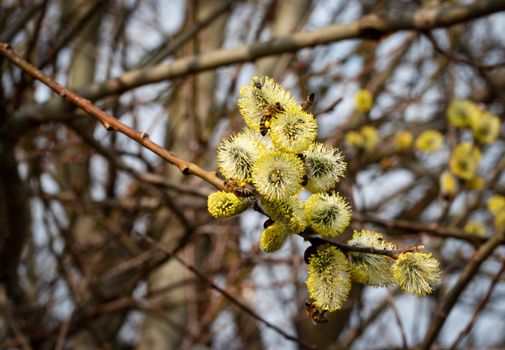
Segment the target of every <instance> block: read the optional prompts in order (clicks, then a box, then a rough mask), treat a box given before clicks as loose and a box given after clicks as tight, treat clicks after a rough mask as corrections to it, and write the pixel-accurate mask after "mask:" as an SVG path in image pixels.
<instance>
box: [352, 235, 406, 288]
mask: <svg viewBox="0 0 505 350" xmlns="http://www.w3.org/2000/svg"><path fill="white" fill-rule="evenodd" d="M347 244H349V245H351V246H354V247H366V248H376V249H384V250H393V249H396V246H395V245H394V244H393V243H391V242H387V241H385V240H384V236H383V235H382V234H380V233H378V232H374V231H370V230H361V231H354V234H353V236H352V239H351V240H349V241H347ZM348 257H349V269H350V272H351V277H352V279H353V280H355V281H356V282H358V283H362V284H368V285H371V286H373V287H384V286H389V285H391V284H393V282H394V279H393V265H394V262H395V261H394V259H392V258H390V257H388V256H385V255H378V254H366V253H358V252H349V254H348Z"/></svg>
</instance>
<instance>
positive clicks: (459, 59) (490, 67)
mask: <svg viewBox="0 0 505 350" xmlns="http://www.w3.org/2000/svg"><path fill="white" fill-rule="evenodd" d="M422 34H424V36H425V37H426V38H427V39H428V40H429V41H430V43H431V45H432V46H433V48H434V49H435V51H436V52H438V53H439V54H441V55H443V56H445V57H447V58H448V59H449V60H451V61H453V62H456V63H460V64H466V65H469V66H473V67H475V68H477V69H483V70H493V69H497V68H501V67H503V66H505V62H500V63H495V64H480V63H478V62H475V61H472V60H469V59H466V58H464V57H459V56H456V55H454V54H452V53H451V52H449V51H445V50H444V49H443V48H442V47H440V45H439V44H438V42H437V40H436V39H435V37H434V36H433V34H432V33H431V32H428V31H426V32H422Z"/></svg>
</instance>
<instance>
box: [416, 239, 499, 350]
mask: <svg viewBox="0 0 505 350" xmlns="http://www.w3.org/2000/svg"><path fill="white" fill-rule="evenodd" d="M504 241H505V234H504V232H497V233H496V234H495V235H494V236H493V237H491V238H490V239H489V240H488V241H487V242H486V243H485V244H483V245H482V246H481V247H480V248H479V250H477V251H476V252H475V254H474V255H473V256H472V258H471V259H470V262H469V263H468V265H466V267H465V269H464V270H463V271H462V272H461V275H460V277H459V279H458V281H457V282H456V284H455V285H454V287H452V289H451V290H450V291H449V292H448V293H447V295H446V296H444V299H443V302H442V305H440V307H439V308H438V309H437V312H436V314H435V317H434V318H433V319H432V321H431V327H430V329H429V330H428V332H427V333H426V336H425V337H424V338H423V341H422V343H421V344H419V345H418V346H417V347H416V349H418V350H428V349H430V348H431V345H432V344H433V342H434V341H435V340H436V338H437V336H438V334H439V333H440V330H441V329H442V326H443V325H444V323H445V320H446V319H447V317H448V316H449V313H450V312H451V310H452V308H453V307H454V305H455V304H456V302H457V301H458V298H459V296H460V295H461V293H462V292H463V290H464V289H465V287H466V286H467V285H468V283H469V282H470V281H471V279H472V278H473V277H474V276H475V274H476V273H477V270H478V269H479V267H480V265H482V263H483V262H484V261H485V260H486V259H487V258H488V257H489V256H490V255H491V254H492V253H493V251H494V250H495V249H496V247H498V246H499V245H500V244H503V243H504Z"/></svg>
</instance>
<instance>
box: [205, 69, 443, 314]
mask: <svg viewBox="0 0 505 350" xmlns="http://www.w3.org/2000/svg"><path fill="white" fill-rule="evenodd" d="M240 95H241V96H240V98H239V99H238V106H239V110H240V113H241V114H242V116H243V118H244V121H245V123H246V125H247V126H246V127H245V128H244V129H243V130H242V131H240V132H238V133H236V134H235V135H232V136H230V137H228V138H227V139H225V140H223V141H222V142H221V143H220V145H219V146H218V150H217V165H218V168H219V171H220V173H221V174H222V175H223V176H224V177H225V178H226V183H227V184H228V192H225V191H221V192H216V193H213V194H212V195H210V196H209V200H208V209H209V212H210V213H211V214H212V215H213V216H214V217H216V218H224V217H229V216H233V215H237V214H240V213H241V212H243V211H244V210H245V209H247V208H248V207H251V206H253V204H256V205H255V209H257V210H260V211H261V212H263V213H264V214H265V215H266V216H268V218H269V219H268V220H267V222H266V225H265V226H266V227H265V230H264V231H263V232H262V234H261V237H260V238H259V244H260V247H261V248H262V249H263V251H265V252H274V251H276V250H278V249H280V248H281V247H282V245H283V244H284V242H285V241H286V239H288V238H289V236H290V235H293V234H300V235H301V236H303V237H304V238H307V237H316V238H317V239H320V240H321V239H322V240H323V242H324V240H326V239H333V238H336V237H338V236H339V235H340V234H341V233H342V232H343V231H344V230H345V229H346V228H347V227H348V226H349V224H350V219H351V207H350V205H349V204H348V203H347V201H346V200H345V199H344V198H343V197H342V196H341V195H340V194H339V193H338V192H336V190H335V189H336V186H337V184H338V182H339V181H340V179H341V178H342V177H343V176H344V172H345V168H346V163H345V161H344V159H343V156H342V154H341V153H340V151H339V149H338V148H336V147H333V146H331V145H327V144H323V143H319V142H317V141H315V140H316V136H317V131H318V125H317V121H316V119H315V118H314V116H313V115H312V114H310V113H309V112H308V111H307V110H306V109H304V108H303V107H302V106H301V105H298V104H297V102H296V101H295V99H294V98H293V97H292V96H291V94H290V92H289V91H287V90H286V89H284V87H282V86H281V85H279V84H277V83H276V82H274V81H273V80H272V79H271V78H268V77H253V78H252V80H251V82H250V84H248V85H246V86H244V87H243V88H242V89H241V90H240ZM363 96H364V97H363ZM363 96H362V98H361V99H363V100H364V102H363V104H366V106H365V107H366V108H367V109H369V108H370V107H371V104H372V101H371V100H370V101H368V100H366V98H365V97H367V96H368V95H367V96H365V94H363ZM365 100H366V101H365ZM360 101H361V100H360ZM365 102H366V103H365ZM372 131H373V132H374V135H375V129H373V130H372ZM365 132H366V133H365ZM364 134H366V135H365V136H367V137H366V139H367V140H368V139H370V140H371V139H375V140H376V139H377V137H371V136H373V135H371V133H370V132H369V131H368V130H364ZM369 134H370V135H369ZM364 139H365V138H364ZM375 143H376V142H373V143H371V142H369V143H367V145H369V146H370V148H371V147H373V146H374V145H375ZM367 147H368V146H367ZM303 191H305V192H306V194H307V195H306V196H303V197H305V198H306V199H305V200H303V199H301V198H302V196H301V195H300V194H301V193H302V192H303ZM309 241H310V239H309ZM311 243H312V241H311ZM347 244H348V245H350V246H355V247H358V248H374V249H383V250H394V249H396V246H395V245H394V244H392V243H388V242H386V241H384V239H383V237H382V235H381V234H379V233H375V232H373V231H366V230H363V231H361V232H355V234H354V236H353V238H352V239H351V240H350V241H348V242H347ZM311 248H313V249H312V250H311V251H310V254H308V255H307V262H308V279H307V288H308V291H309V295H310V298H311V303H310V305H314V306H315V307H316V308H317V309H318V310H321V311H322V312H323V313H319V315H323V314H324V312H325V311H334V310H337V309H339V308H340V307H341V306H342V305H343V304H344V303H345V301H346V300H347V298H348V294H349V291H350V289H351V281H352V280H354V281H355V282H358V283H366V284H369V285H372V286H390V285H393V284H398V285H399V286H400V287H401V288H402V289H404V290H406V291H409V292H412V293H414V294H417V295H426V294H428V293H431V291H432V289H433V288H434V286H435V285H436V283H437V281H438V278H439V273H438V270H437V268H438V262H437V261H436V260H435V259H433V258H432V257H431V256H425V255H418V254H419V253H409V254H412V256H408V257H403V258H402V259H397V260H395V259H393V258H390V257H388V256H385V255H375V254H366V253H360V252H345V253H344V252H343V251H341V250H339V249H338V248H337V247H335V246H334V245H332V244H330V243H324V244H320V243H319V244H317V245H313V246H312V247H310V248H309V249H308V250H307V251H309V250H310V249H311ZM400 256H402V255H400ZM399 262H401V263H399ZM419 276H420V277H419Z"/></svg>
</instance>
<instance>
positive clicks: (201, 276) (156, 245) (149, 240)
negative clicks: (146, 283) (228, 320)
mask: <svg viewBox="0 0 505 350" xmlns="http://www.w3.org/2000/svg"><path fill="white" fill-rule="evenodd" d="M139 237H140V238H142V239H143V240H144V241H145V242H147V243H149V245H151V246H152V247H153V248H155V249H156V250H158V251H160V252H161V253H163V254H165V255H166V256H167V257H172V258H173V259H175V260H177V261H178V262H179V263H181V264H182V265H183V266H184V267H186V268H187V269H188V270H190V271H191V272H192V273H194V274H195V276H196V277H198V278H199V279H200V280H201V281H203V282H205V283H206V284H208V285H209V286H210V287H211V288H212V289H214V290H215V291H217V292H218V293H219V294H221V295H222V296H224V297H225V298H226V299H228V300H229V301H230V302H231V303H233V304H235V305H236V306H238V307H239V308H240V309H241V310H243V311H244V312H245V313H247V314H248V315H249V316H251V317H253V318H254V319H256V320H258V321H260V322H261V323H263V324H264V325H265V326H267V327H268V328H271V329H273V330H274V331H275V332H277V333H279V334H280V335H282V336H283V337H284V338H286V339H288V340H291V341H293V342H295V343H297V344H298V345H299V346H300V347H301V348H304V349H313V346H311V345H308V344H305V343H304V342H303V341H302V340H300V339H298V338H296V337H294V336H292V335H289V334H288V333H286V332H285V331H284V330H282V329H281V328H280V327H278V326H276V325H274V324H273V323H271V322H269V321H267V320H265V319H264V318H263V317H261V316H260V315H258V314H257V313H256V312H255V311H254V310H252V309H251V308H250V307H248V306H247V305H245V304H244V303H242V302H241V301H239V300H238V299H237V298H235V297H234V296H233V295H232V294H230V293H229V292H227V291H226V290H224V289H223V288H221V287H219V286H218V285H217V284H215V283H214V282H212V281H211V280H209V279H208V278H207V277H206V276H205V275H204V274H203V273H202V272H200V271H199V270H198V269H196V268H195V267H194V266H192V265H190V264H188V263H186V262H185V261H184V260H182V259H181V258H179V257H178V256H177V255H175V254H173V253H172V252H171V251H170V250H169V249H168V248H166V247H165V246H164V245H162V244H160V243H158V242H156V241H155V240H154V239H152V238H151V237H148V236H143V235H139Z"/></svg>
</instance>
